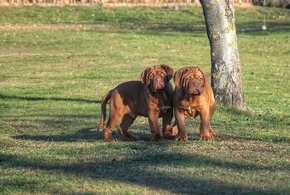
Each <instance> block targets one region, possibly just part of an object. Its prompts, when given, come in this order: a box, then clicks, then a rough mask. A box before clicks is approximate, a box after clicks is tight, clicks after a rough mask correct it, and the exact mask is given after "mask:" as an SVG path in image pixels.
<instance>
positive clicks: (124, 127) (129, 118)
mask: <svg viewBox="0 0 290 195" xmlns="http://www.w3.org/2000/svg"><path fill="white" fill-rule="evenodd" d="M136 118H137V115H136V114H134V113H128V114H125V115H124V117H123V119H122V122H121V124H120V127H119V128H118V131H119V133H120V134H121V135H123V136H125V137H127V138H128V139H129V140H130V141H135V140H136V138H135V137H134V136H132V135H131V134H129V133H128V128H129V127H130V126H131V125H132V123H133V122H134V121H135V119H136Z"/></svg>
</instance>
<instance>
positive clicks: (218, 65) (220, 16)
mask: <svg viewBox="0 0 290 195" xmlns="http://www.w3.org/2000/svg"><path fill="white" fill-rule="evenodd" d="M200 1H201V5H202V8H203V14H204V18H205V23H206V28H207V35H208V38H209V42H210V48H211V85H212V88H213V91H214V95H215V99H216V101H217V102H219V103H223V104H225V105H229V106H234V107H236V108H238V109H244V108H245V103H244V98H243V93H242V79H241V68H240V57H239V51H238V45H237V35H236V27H235V17H234V0H200Z"/></svg>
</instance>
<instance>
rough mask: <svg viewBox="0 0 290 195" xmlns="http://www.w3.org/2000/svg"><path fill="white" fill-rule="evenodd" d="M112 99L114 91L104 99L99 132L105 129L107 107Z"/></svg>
mask: <svg viewBox="0 0 290 195" xmlns="http://www.w3.org/2000/svg"><path fill="white" fill-rule="evenodd" d="M111 97H112V90H111V91H109V92H108V93H107V94H106V95H105V96H104V97H103V99H102V104H101V116H100V121H99V125H98V127H97V131H99V130H100V129H103V128H104V122H105V120H106V105H107V103H108V101H109V100H110V99H111Z"/></svg>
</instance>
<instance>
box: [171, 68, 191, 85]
mask: <svg viewBox="0 0 290 195" xmlns="http://www.w3.org/2000/svg"><path fill="white" fill-rule="evenodd" d="M188 71H189V68H182V69H179V70H178V71H177V72H175V74H174V76H173V80H174V85H175V87H181V85H182V76H183V75H184V74H185V73H187V72H188Z"/></svg>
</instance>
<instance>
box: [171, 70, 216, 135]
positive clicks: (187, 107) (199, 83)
mask: <svg viewBox="0 0 290 195" xmlns="http://www.w3.org/2000/svg"><path fill="white" fill-rule="evenodd" d="M174 83H175V90H174V98H173V104H174V115H175V119H176V122H177V128H178V135H177V136H178V139H179V140H184V141H186V140H188V136H187V133H186V128H185V117H196V116H198V115H199V116H200V119H201V123H200V139H202V140H210V139H212V138H213V137H214V136H215V135H216V134H215V132H214V131H213V130H212V128H211V126H210V122H211V118H212V116H213V114H214V107H215V99H214V95H213V91H212V88H211V86H210V84H209V82H208V81H207V78H206V75H205V74H204V72H203V71H202V70H201V69H200V68H199V67H186V68H182V69H180V70H178V71H177V72H176V73H175V74H174Z"/></svg>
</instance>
